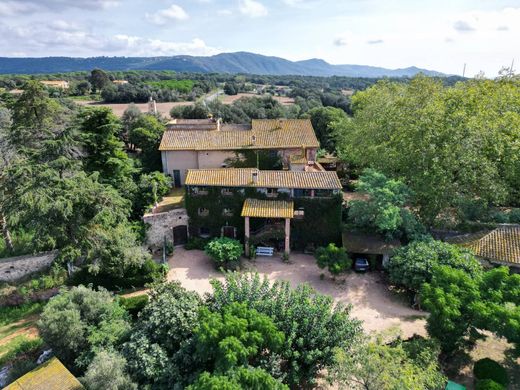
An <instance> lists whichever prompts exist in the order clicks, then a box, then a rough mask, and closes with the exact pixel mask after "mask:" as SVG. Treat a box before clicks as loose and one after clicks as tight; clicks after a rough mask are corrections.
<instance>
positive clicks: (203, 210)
mask: <svg viewBox="0 0 520 390" xmlns="http://www.w3.org/2000/svg"><path fill="white" fill-rule="evenodd" d="M199 215H200V216H201V217H207V216H208V215H209V210H208V209H207V208H205V207H199Z"/></svg>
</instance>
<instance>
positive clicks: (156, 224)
mask: <svg viewBox="0 0 520 390" xmlns="http://www.w3.org/2000/svg"><path fill="white" fill-rule="evenodd" d="M143 222H144V223H146V224H148V225H149V227H148V230H147V232H146V242H147V244H148V245H149V246H150V247H151V248H161V247H162V245H163V243H164V238H165V237H166V241H167V242H170V243H173V228H174V227H176V226H183V225H185V226H188V214H187V212H186V209H174V210H171V211H167V212H165V213H157V214H145V215H144V216H143Z"/></svg>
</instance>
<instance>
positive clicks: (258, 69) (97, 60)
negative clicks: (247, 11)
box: [0, 51, 448, 77]
mask: <svg viewBox="0 0 520 390" xmlns="http://www.w3.org/2000/svg"><path fill="white" fill-rule="evenodd" d="M94 68H102V69H105V70H108V71H128V70H173V71H176V72H201V73H232V74H234V73H246V74H258V75H298V76H323V77H327V76H346V77H411V76H414V75H416V74H418V73H424V74H425V75H427V76H439V77H445V76H448V75H446V74H444V73H441V72H437V71H433V70H428V69H421V68H418V67H415V66H410V67H407V68H400V69H387V68H382V67H377V66H369V65H354V64H343V65H333V64H329V63H328V62H326V61H325V60H323V59H320V58H310V59H307V60H301V61H290V60H287V59H284V58H281V57H275V56H265V55H261V54H255V53H250V52H244V51H241V52H234V53H220V54H216V55H213V56H207V57H204V56H190V55H176V56H169V57H167V56H161V57H86V58H81V57H64V56H62V57H0V74H38V73H64V72H77V71H89V70H92V69H94Z"/></svg>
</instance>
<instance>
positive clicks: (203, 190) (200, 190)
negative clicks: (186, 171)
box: [193, 187, 208, 195]
mask: <svg viewBox="0 0 520 390" xmlns="http://www.w3.org/2000/svg"><path fill="white" fill-rule="evenodd" d="M193 194H194V195H208V189H207V187H193Z"/></svg>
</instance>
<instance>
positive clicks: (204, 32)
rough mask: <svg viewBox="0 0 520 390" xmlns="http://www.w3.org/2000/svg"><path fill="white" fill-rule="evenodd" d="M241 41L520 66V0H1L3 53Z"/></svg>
mask: <svg viewBox="0 0 520 390" xmlns="http://www.w3.org/2000/svg"><path fill="white" fill-rule="evenodd" d="M231 51H250V52H255V53H260V54H265V55H274V56H280V57H284V58H287V59H290V60H302V59H308V58H322V59H325V60H326V61H328V62H330V63H334V64H363V65H374V66H384V67H389V68H398V67H406V66H411V65H415V66H419V67H423V68H428V69H434V70H438V71H443V72H447V73H453V74H460V73H461V72H462V69H463V66H464V63H467V73H466V75H470V76H472V75H475V74H476V73H478V72H479V71H481V70H482V71H484V72H485V73H486V75H487V76H494V75H496V74H497V72H498V70H499V69H500V68H501V67H502V66H504V65H507V66H509V65H510V64H511V61H512V59H513V58H515V59H516V61H517V63H518V64H519V66H518V67H517V66H515V68H517V69H518V68H520V0H173V1H169V0H155V1H145V0H0V56H9V57H14V56H18V57H20V56H33V57H43V56H58V55H63V56H75V57H86V56H98V55H103V56H122V55H124V56H159V55H161V56H162V55H175V54H192V55H212V54H216V53H220V52H231Z"/></svg>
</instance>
